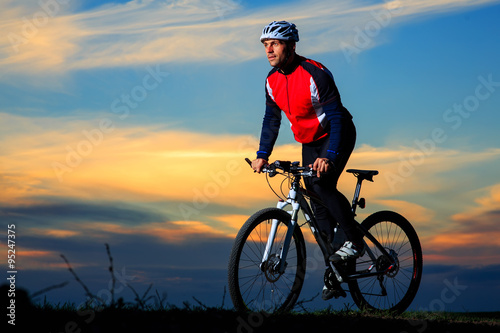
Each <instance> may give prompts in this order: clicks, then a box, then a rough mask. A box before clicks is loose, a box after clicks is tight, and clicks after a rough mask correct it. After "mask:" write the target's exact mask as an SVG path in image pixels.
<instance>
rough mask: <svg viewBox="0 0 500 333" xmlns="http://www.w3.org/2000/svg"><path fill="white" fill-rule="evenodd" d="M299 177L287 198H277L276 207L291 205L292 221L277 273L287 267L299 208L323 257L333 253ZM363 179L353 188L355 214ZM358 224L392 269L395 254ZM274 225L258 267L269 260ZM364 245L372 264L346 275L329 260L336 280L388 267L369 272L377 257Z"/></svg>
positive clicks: (373, 274)
mask: <svg viewBox="0 0 500 333" xmlns="http://www.w3.org/2000/svg"><path fill="white" fill-rule="evenodd" d="M300 180H301V175H294V179H293V181H292V184H291V187H290V190H289V193H288V196H287V199H286V200H281V199H280V201H279V202H278V204H277V208H279V209H283V210H285V208H286V207H287V206H291V208H292V210H291V211H287V212H288V213H289V214H290V215H291V220H290V224H289V226H288V229H287V233H286V236H285V240H284V243H283V247H282V249H281V253H280V260H279V263H278V267H277V271H278V272H279V274H283V273H284V271H285V268H286V266H285V262H286V257H287V254H288V249H289V247H290V243H291V240H292V236H293V233H294V230H295V227H296V226H297V224H298V216H299V210H302V212H303V214H304V218H305V220H306V223H307V224H308V225H309V227H310V229H311V232H312V234H313V236H314V238H315V240H316V242H317V244H318V246H319V247H320V248H321V250H322V252H323V254H324V255H325V256H327V255H328V256H329V255H331V254H332V253H330V252H329V249H328V246H327V244H326V242H325V240H324V239H323V237H321V235H320V233H319V228H318V225H317V222H316V219H315V217H314V214H313V212H312V209H311V207H310V205H309V204H308V202H307V200H306V194H307V193H306V192H307V190H305V189H304V188H302V187H301V186H300ZM362 181H363V178H360V177H359V178H358V182H357V184H356V190H355V193H354V198H353V203H352V211H353V214H354V216H355V212H356V206H358V205H359V204H360V203H359V201H358V200H359V194H360V190H361V183H362ZM309 197H310V199H311V200H314V201H315V202H317V203H318V204H323V203H322V202H321V200H320V199H319V198H314V197H313V196H309ZM357 226H358V228H359V229H360V230H361V232H362V233H363V234H364V235H365V236H366V237H367V238H368V239H369V240H370V241H371V242H372V243H373V244H374V245H375V246H376V247H377V248H378V249H379V250H380V252H381V253H382V254H383V255H384V256H385V257H386V258H387V259H388V261H389V263H390V265H389V267H388V268H387V270H389V269H391V268H392V266H393V265H394V264H395V260H394V257H393V256H391V255H390V254H389V253H388V252H387V251H386V249H385V248H384V247H383V246H382V245H381V244H380V243H379V242H378V240H377V239H376V238H375V237H374V236H373V235H371V234H370V232H369V231H368V230H366V229H365V228H364V227H363V226H362V225H361V224H359V223H357ZM277 227H278V221H277V220H273V221H272V225H271V230H270V233H269V236H268V240H267V243H266V248H265V250H264V254H263V257H262V261H261V267H262V265H263V264H264V263H265V262H267V260H268V259H269V255H270V251H271V248H272V246H273V244H274V238H275V236H276V231H277ZM299 227H300V226H299ZM365 248H366V250H367V253H368V255H369V257H370V258H371V260H372V262H373V264H372V265H371V267H370V268H369V269H368V270H369V272H364V273H355V274H351V275H345V274H343V273H341V271H340V270H339V269H338V268H337V267H336V265H335V264H334V263H333V262H330V267H331V268H332V270H333V272H334V274H335V276H336V277H337V280H338V281H339V282H344V281H347V280H351V279H359V278H363V277H369V276H375V275H380V274H384V273H385V272H386V271H387V270H384V271H377V270H375V272H372V270H373V268H375V267H376V261H377V258H376V257H375V255H374V254H373V252H372V251H371V250H370V248H369V247H368V246H366V247H365Z"/></svg>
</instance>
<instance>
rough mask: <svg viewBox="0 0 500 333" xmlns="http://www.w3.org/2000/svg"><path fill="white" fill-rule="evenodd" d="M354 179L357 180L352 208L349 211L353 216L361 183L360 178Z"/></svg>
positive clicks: (361, 179)
mask: <svg viewBox="0 0 500 333" xmlns="http://www.w3.org/2000/svg"><path fill="white" fill-rule="evenodd" d="M356 178H358V182H357V183H356V189H355V190H354V197H353V199H352V206H351V210H352V213H353V214H354V216H356V207H357V206H358V199H359V194H360V193H361V183H362V182H363V178H362V177H356Z"/></svg>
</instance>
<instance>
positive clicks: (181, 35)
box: [0, 0, 500, 311]
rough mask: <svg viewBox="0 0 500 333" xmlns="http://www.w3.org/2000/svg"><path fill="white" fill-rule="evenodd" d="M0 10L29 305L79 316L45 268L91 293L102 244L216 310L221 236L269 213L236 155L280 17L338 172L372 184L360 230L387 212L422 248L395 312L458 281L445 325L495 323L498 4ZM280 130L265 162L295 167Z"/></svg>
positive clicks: (247, 144)
mask: <svg viewBox="0 0 500 333" xmlns="http://www.w3.org/2000/svg"><path fill="white" fill-rule="evenodd" d="M0 3H1V4H2V8H4V10H3V11H2V13H1V14H0V27H1V31H2V32H3V34H2V38H1V39H0V73H2V75H1V76H0V126H1V131H0V184H1V185H2V188H3V189H4V190H3V191H2V195H1V196H0V216H1V220H2V222H3V224H5V225H7V224H9V223H16V225H17V226H18V229H19V235H18V237H19V238H18V240H19V256H18V257H19V258H18V259H19V265H20V268H19V270H20V272H21V273H20V274H19V276H20V277H19V279H20V281H21V282H20V283H21V285H22V286H25V287H26V288H28V289H29V290H30V291H32V292H34V291H36V290H39V289H42V288H44V287H46V286H48V285H51V284H54V283H60V282H62V281H71V283H70V285H69V286H67V287H65V288H63V289H61V290H55V291H52V292H50V293H48V294H47V295H46V296H47V298H48V299H49V300H54V301H66V300H68V299H69V300H70V301H74V302H79V301H80V300H81V299H83V297H84V294H83V292H82V290H81V289H80V288H79V286H78V285H77V284H76V283H74V281H72V278H71V276H70V275H69V272H68V271H67V270H66V267H65V265H64V262H63V261H62V260H61V258H60V256H59V254H61V253H63V254H65V255H66V256H67V257H68V259H69V260H70V261H71V262H72V263H73V264H74V265H75V268H77V271H78V272H80V274H82V276H83V277H84V278H85V279H87V281H89V282H88V283H89V285H91V286H92V287H93V288H94V290H103V291H104V292H105V291H106V290H107V282H108V281H109V279H108V277H109V276H108V275H107V271H106V265H107V263H106V256H105V249H104V243H109V244H110V245H111V251H112V253H113V254H114V256H115V262H116V263H117V265H119V267H117V269H119V270H120V271H121V270H122V269H125V272H126V273H124V274H125V275H126V276H129V277H130V281H132V282H131V284H132V285H134V286H135V287H136V288H137V289H139V290H145V289H146V288H147V286H148V285H149V284H150V283H153V284H154V286H155V288H157V289H158V290H159V292H160V293H162V292H165V293H167V295H168V299H169V300H170V301H171V302H173V303H174V302H182V301H183V300H186V299H188V300H191V297H192V296H196V297H197V298H199V299H202V300H204V301H205V302H206V303H207V304H215V305H220V303H221V298H222V294H223V288H224V286H225V285H226V284H227V282H226V281H225V279H226V278H225V271H226V264H227V257H228V255H229V251H230V248H231V243H232V239H233V238H234V235H235V234H236V232H237V230H238V228H239V227H240V226H241V224H242V223H243V222H244V221H245V220H246V218H248V216H249V215H251V214H252V213H253V212H254V211H256V210H257V209H259V208H263V207H266V206H274V201H275V198H274V197H273V194H272V192H271V191H270V190H269V189H268V188H267V187H266V184H265V180H264V178H262V177H259V176H258V175H254V174H253V173H251V172H249V171H248V170H247V167H246V165H245V162H244V161H243V158H244V157H246V156H248V157H253V156H254V154H255V150H256V149H257V138H258V136H259V131H260V126H261V120H262V116H263V111H264V79H265V76H266V74H267V72H268V71H269V69H270V68H269V64H268V62H267V60H266V59H265V58H264V52H263V50H262V46H261V45H260V43H259V41H258V38H259V36H260V31H261V29H262V27H263V26H264V25H265V24H267V23H269V22H270V21H272V20H281V19H286V20H290V21H292V22H294V23H296V24H297V26H298V28H299V33H300V36H301V40H300V42H299V43H298V45H297V52H298V53H299V54H301V55H304V56H306V57H311V58H313V59H315V60H318V61H320V62H322V63H323V64H324V65H325V66H327V67H328V68H329V69H330V70H331V71H332V72H333V74H334V76H335V80H336V83H337V85H338V87H339V90H340V93H341V95H342V100H343V102H344V105H345V106H346V107H347V108H348V109H349V110H350V111H351V113H352V114H353V115H354V121H355V124H356V126H357V131H358V140H357V144H356V149H355V152H354V154H353V156H352V158H351V161H350V163H349V165H348V167H353V168H354V167H355V168H371V169H372V168H373V169H378V170H379V171H380V175H379V176H377V179H376V181H375V183H373V184H369V185H366V186H365V187H364V188H363V194H364V195H365V196H366V197H367V201H368V207H367V209H366V210H365V211H362V212H361V213H360V215H359V218H360V219H362V218H364V217H365V216H367V215H368V214H369V213H371V212H374V211H376V210H379V209H393V210H397V211H399V212H401V213H402V214H403V215H405V216H407V217H408V219H409V220H411V221H412V222H413V224H414V225H415V227H416V229H417V231H418V232H419V235H420V236H421V240H422V244H423V248H424V255H425V257H424V260H425V264H426V266H425V269H424V279H423V284H422V291H421V293H420V294H419V296H418V297H419V298H418V299H417V300H416V302H415V304H414V307H415V308H417V309H418V308H419V307H421V308H429V306H430V304H432V305H433V306H436V304H438V305H440V304H442V302H441V303H439V300H440V299H439V297H440V293H441V292H442V290H443V288H446V283H445V281H452V282H453V281H455V279H458V280H457V281H458V283H461V284H462V283H463V285H466V286H467V287H468V288H467V289H465V290H464V291H463V293H462V294H461V295H460V296H459V297H457V299H456V301H454V302H453V303H450V304H448V303H446V304H444V306H445V309H446V310H450V311H451V310H453V311H462V310H469V311H485V310H496V311H498V310H499V308H498V302H497V303H495V301H493V300H492V301H491V302H486V303H485V302H484V301H480V300H481V298H480V297H479V296H481V295H491V294H493V293H495V295H500V290H499V289H498V286H497V283H496V281H495V280H492V279H491V276H492V275H493V276H495V274H496V276H498V271H499V270H500V266H499V264H498V257H499V254H500V243H498V239H499V237H498V236H500V234H499V232H498V226H497V225H496V219H495V217H498V212H499V211H500V181H499V178H498V171H497V170H498V169H499V164H500V147H499V146H498V142H499V140H498V139H499V137H498V132H497V128H498V121H499V118H500V116H499V113H498V109H499V106H500V68H499V66H498V59H499V58H500V46H499V43H498V36H499V35H500V25H499V24H498V22H497V18H498V16H499V14H500V5H499V2H498V1H487V0H483V1H467V0H463V1H453V0H449V1H419V2H415V1H393V2H383V1H337V2H335V3H332V2H326V1H300V2H299V1H294V2H288V1H287V2H285V1H275V2H273V4H272V5H269V4H268V2H264V1H253V2H251V3H250V2H248V1H229V0H219V1H194V0H186V1H123V2H120V1H118V2H103V1H99V2H98V1H81V2H78V3H74V2H65V1H60V2H57V1H56V0H53V1H47V2H42V3H44V4H47V5H46V6H42V5H40V4H39V3H32V2H29V1H15V2H14V1H7V0H3V1H0ZM49 4H50V5H49ZM276 13H279V14H276ZM286 127H287V126H283V128H282V131H281V132H280V137H279V139H278V143H277V144H278V146H277V149H276V151H275V153H274V155H273V158H276V159H291V160H295V159H299V156H300V147H299V146H298V144H296V143H294V141H293V137H292V135H291V133H290V131H289V130H288V129H287V128H286ZM351 178H352V177H349V176H347V175H346V176H343V177H342V179H341V183H340V187H341V190H342V191H343V192H344V193H345V194H346V195H347V196H348V197H350V196H351V195H352V188H353V186H354V181H353V179H351ZM5 228H6V227H5ZM0 246H1V248H2V249H4V250H6V245H5V243H4V241H3V240H2V243H0ZM314 274H316V275H314ZM314 274H313V275H312V277H313V278H311V279H310V280H308V281H306V293H307V292H310V293H312V294H314V293H315V292H316V290H317V289H319V288H321V286H320V284H321V274H322V272H320V271H319V270H318V271H317V272H315V273H314ZM315 276H316V278H314V277H315ZM123 289H124V290H123V295H124V296H125V297H129V298H133V295H132V294H131V292H130V290H129V289H127V288H123ZM489 299H495V298H491V297H490V298H489ZM436 300H437V301H436ZM347 301H350V299H349V300H346V302H347ZM433 301H434V302H433ZM228 303H229V300H226V305H228ZM343 304H344V302H343V301H337V302H333V303H332V305H333V306H337V307H342V306H343ZM315 306H319V307H321V306H326V305H325V303H322V302H319V303H318V305H315Z"/></svg>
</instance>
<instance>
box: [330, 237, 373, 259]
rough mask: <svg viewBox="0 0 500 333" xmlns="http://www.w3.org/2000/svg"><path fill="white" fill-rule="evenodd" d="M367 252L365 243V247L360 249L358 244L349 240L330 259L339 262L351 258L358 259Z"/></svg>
mask: <svg viewBox="0 0 500 333" xmlns="http://www.w3.org/2000/svg"><path fill="white" fill-rule="evenodd" d="M363 254H365V246H364V243H363V248H362V249H359V248H358V247H357V246H356V245H354V244H353V243H352V242H351V241H347V242H345V243H344V245H342V247H341V248H340V249H338V250H337V252H335V253H334V254H332V255H331V256H330V258H329V259H330V261H333V262H339V261H346V260H351V259H356V258H359V257H361V256H363Z"/></svg>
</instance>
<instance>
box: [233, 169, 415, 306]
mask: <svg viewBox="0 0 500 333" xmlns="http://www.w3.org/2000/svg"><path fill="white" fill-rule="evenodd" d="M246 161H247V162H248V163H249V164H251V162H250V160H249V159H246ZM262 171H263V172H264V173H265V174H266V178H267V177H274V176H276V175H282V176H284V177H285V178H284V181H283V182H282V188H283V184H284V183H285V182H286V180H288V186H287V187H288V189H289V190H288V194H287V195H286V197H285V198H284V199H283V198H280V200H279V202H278V204H277V207H276V208H274V207H273V208H265V209H262V210H260V211H258V212H256V213H255V214H253V215H252V216H251V217H250V218H249V219H248V220H247V221H246V222H245V223H244V224H243V226H242V227H241V229H240V230H239V232H238V234H237V236H236V239H235V241H234V244H233V248H232V250H231V255H230V258H229V265H228V283H229V284H228V285H229V291H230V295H231V299H232V301H233V304H234V307H235V309H236V310H237V311H252V312H266V313H275V312H286V311H290V310H292V309H293V308H294V306H295V305H296V303H297V300H298V298H299V295H300V292H301V290H302V286H303V284H304V280H305V277H306V243H305V240H304V236H303V233H302V230H301V227H302V226H304V225H308V226H309V227H310V230H311V232H312V234H313V236H314V239H315V240H316V243H317V245H318V246H319V247H320V248H321V251H322V254H323V255H324V256H325V258H329V257H330V256H331V255H332V254H333V253H334V251H335V250H336V249H335V247H334V246H332V244H330V243H328V242H327V240H326V237H324V236H323V235H322V233H320V232H319V229H318V225H317V222H316V219H315V216H314V214H313V210H312V209H311V206H310V203H309V201H311V200H313V201H314V202H315V203H317V204H322V202H321V200H320V199H319V198H318V197H316V196H314V195H313V193H311V192H309V191H307V190H306V189H305V186H304V185H303V183H302V182H301V180H302V178H304V177H316V172H315V171H313V170H311V168H309V167H304V166H300V163H299V162H289V161H275V162H274V163H271V164H268V165H267V166H265V167H264V168H263V170H262ZM346 172H348V173H352V174H353V175H354V176H355V177H356V178H357V183H356V187H355V191H354V198H353V201H352V213H353V216H354V217H355V216H356V208H357V207H360V208H364V207H365V204H366V201H365V199H364V198H360V191H361V185H362V183H363V181H364V180H368V181H371V182H373V177H374V176H375V175H377V174H378V171H376V170H357V169H349V170H346ZM268 183H269V179H268ZM270 186H271V185H270ZM271 189H272V186H271ZM273 191H274V190H273ZM275 193H276V192H275ZM282 193H283V191H282ZM276 194H277V193H276ZM283 195H284V193H283ZM278 196H279V195H278ZM299 211H302V213H303V216H304V219H305V222H304V223H302V224H300V223H299V219H298V217H299ZM356 225H357V227H358V228H359V230H360V231H361V232H362V233H363V235H364V237H363V241H364V243H365V249H366V250H365V253H364V255H363V256H361V257H359V258H357V259H355V260H350V261H347V262H332V261H329V263H330V266H329V267H328V269H326V271H325V275H324V283H325V286H327V287H328V288H340V292H341V296H343V297H345V296H346V292H350V294H351V297H352V299H353V301H354V303H355V304H356V305H357V306H358V308H360V309H368V310H382V311H390V312H392V313H402V312H404V311H405V310H406V309H407V308H408V307H409V306H410V304H411V302H412V301H413V299H414V297H415V295H416V293H417V291H418V288H419V285H420V280H421V276H422V267H423V259H422V249H421V246H420V241H419V238H418V235H417V233H416V232H415V229H414V228H413V226H412V225H411V224H410V222H408V220H407V219H406V218H404V217H403V216H402V215H400V214H398V213H396V212H393V211H379V212H376V213H373V214H371V215H369V216H368V217H367V218H366V219H365V220H364V221H363V222H362V223H358V222H357V223H356ZM338 228H339V226H338V224H337V228H336V230H338ZM338 231H340V230H338ZM338 231H337V232H338ZM322 259H323V258H322ZM345 284H347V287H348V289H347V290H344V289H343V288H344V287H343V286H345Z"/></svg>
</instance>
